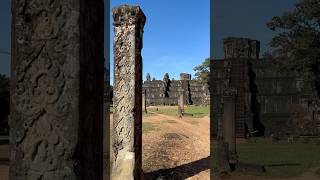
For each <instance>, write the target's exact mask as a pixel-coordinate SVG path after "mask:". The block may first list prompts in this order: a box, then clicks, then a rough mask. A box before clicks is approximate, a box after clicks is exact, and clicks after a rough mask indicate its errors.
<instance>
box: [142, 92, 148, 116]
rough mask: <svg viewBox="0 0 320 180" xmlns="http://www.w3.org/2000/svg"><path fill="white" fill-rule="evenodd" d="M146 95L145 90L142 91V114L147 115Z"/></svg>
mask: <svg viewBox="0 0 320 180" xmlns="http://www.w3.org/2000/svg"><path fill="white" fill-rule="evenodd" d="M146 93H147V91H146V90H144V91H143V93H142V111H143V112H144V113H148V111H147V100H146V96H147V95H146Z"/></svg>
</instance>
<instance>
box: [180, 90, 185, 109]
mask: <svg viewBox="0 0 320 180" xmlns="http://www.w3.org/2000/svg"><path fill="white" fill-rule="evenodd" d="M179 106H180V108H181V112H182V113H183V112H184V91H181V92H180V95H179Z"/></svg>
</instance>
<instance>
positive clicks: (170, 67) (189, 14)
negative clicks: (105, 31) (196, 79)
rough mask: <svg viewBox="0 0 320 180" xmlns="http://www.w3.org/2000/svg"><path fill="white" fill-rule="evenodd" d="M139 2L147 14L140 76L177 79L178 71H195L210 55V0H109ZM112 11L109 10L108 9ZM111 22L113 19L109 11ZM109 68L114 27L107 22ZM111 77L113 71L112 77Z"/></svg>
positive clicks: (118, 3)
mask: <svg viewBox="0 0 320 180" xmlns="http://www.w3.org/2000/svg"><path fill="white" fill-rule="evenodd" d="M120 4H129V5H139V6H140V7H141V9H142V11H143V12H144V13H145V15H146V17H147V21H146V24H145V27H144V35H143V49H142V58H143V79H145V77H146V74H147V73H148V72H149V73H150V75H151V77H152V78H153V77H155V78H156V79H163V76H164V74H165V73H166V72H167V73H169V76H170V78H175V79H179V74H180V73H181V72H187V73H190V74H192V75H193V74H194V71H193V67H195V66H196V65H199V64H201V63H202V61H203V60H204V59H205V58H207V57H209V55H210V0H199V1H184V0H111V3H110V8H113V7H115V6H118V5H120ZM110 13H111V12H110ZM110 18H111V20H110V23H112V22H113V19H112V15H111V14H110ZM110 33H111V38H110V47H111V49H110V50H111V53H110V57H111V63H110V67H111V70H112V69H113V68H112V67H113V49H112V48H113V27H112V24H111V26H110ZM110 81H111V82H112V81H113V71H111V79H110Z"/></svg>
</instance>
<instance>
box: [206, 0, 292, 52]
mask: <svg viewBox="0 0 320 180" xmlns="http://www.w3.org/2000/svg"><path fill="white" fill-rule="evenodd" d="M297 2H298V0H213V9H212V13H213V30H212V32H211V38H213V41H214V43H213V44H214V45H213V48H214V57H215V58H223V38H225V37H228V36H234V37H247V38H251V39H256V40H259V41H260V42H261V51H260V55H261V54H262V53H263V52H265V51H266V50H267V45H268V42H269V41H270V40H271V38H272V36H273V35H274V32H272V31H271V30H269V29H268V28H267V26H266V23H267V22H268V21H269V20H270V19H271V18H272V17H274V16H280V15H282V14H283V12H284V11H289V10H292V9H293V8H294V5H295V4H296V3H297Z"/></svg>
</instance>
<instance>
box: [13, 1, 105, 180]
mask: <svg viewBox="0 0 320 180" xmlns="http://www.w3.org/2000/svg"><path fill="white" fill-rule="evenodd" d="M103 7H104V5H103V1H102V0H96V1H80V0H73V1H69V0H67V1H58V0H51V1H47V0H44V1H20V0H12V53H13V54H12V62H11V63H12V64H11V65H12V66H11V67H12V70H11V72H12V74H11V82H10V86H11V108H10V109H11V113H10V120H9V125H10V150H11V152H10V172H9V179H10V180H26V179H28V180H29V179H30V180H35V179H48V180H57V179H59V180H66V179H68V180H69V179H74V180H75V179H79V180H80V179H102V176H103V156H102V151H103V147H102V146H103V144H102V141H103V132H102V131H103V129H102V126H103V111H104V110H103V99H102V97H103V84H104V78H103V67H104V54H103V49H104V48H103V47H104V45H103V24H104V18H103V17H104V15H103V12H104V9H103ZM88 47H90V48H88Z"/></svg>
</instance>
